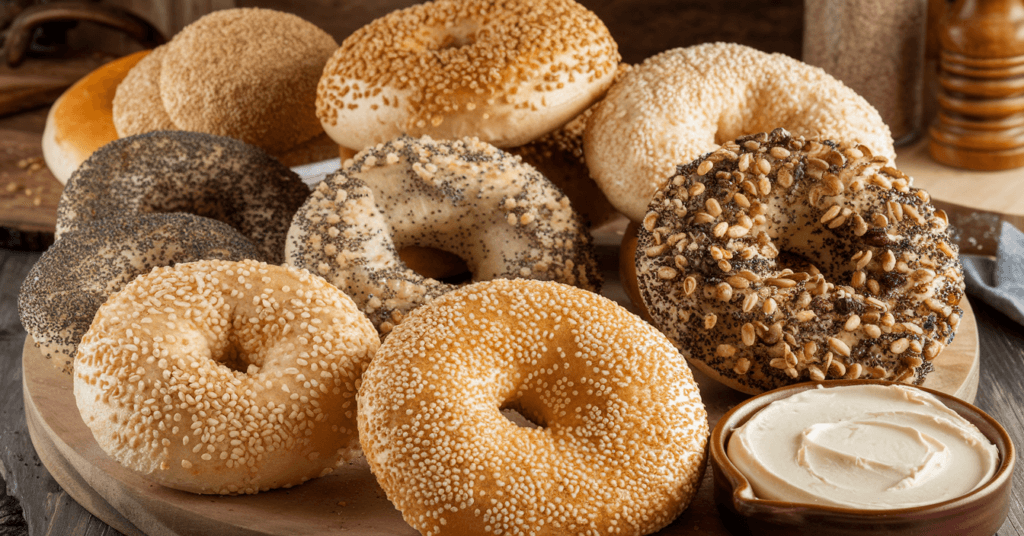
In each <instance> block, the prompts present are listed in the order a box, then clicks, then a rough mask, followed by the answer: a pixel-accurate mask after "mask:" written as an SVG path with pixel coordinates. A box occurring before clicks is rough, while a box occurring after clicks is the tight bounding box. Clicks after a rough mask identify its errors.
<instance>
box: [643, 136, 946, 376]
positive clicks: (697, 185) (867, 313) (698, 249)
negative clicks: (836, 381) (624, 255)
mask: <svg viewBox="0 0 1024 536" xmlns="http://www.w3.org/2000/svg"><path fill="white" fill-rule="evenodd" d="M912 181H913V179H911V178H910V177H908V176H907V175H905V174H904V173H903V172H901V171H899V170H897V169H895V168H893V167H892V166H891V165H890V163H889V159H888V158H886V157H884V156H873V155H872V152H871V150H870V149H868V148H867V147H866V146H864V145H858V146H853V145H847V144H836V143H834V142H831V141H824V142H818V141H814V140H810V141H808V140H805V139H803V138H801V137H797V136H791V135H790V134H789V133H788V132H786V131H785V130H783V129H777V130H775V131H773V132H772V133H771V134H765V133H761V134H757V135H753V136H745V137H741V138H739V139H737V140H736V141H735V142H733V143H726V144H724V145H723V146H722V147H721V148H719V149H718V150H716V151H715V152H713V153H708V154H706V155H704V156H703V157H702V158H699V159H697V160H694V161H693V162H691V163H689V164H687V165H685V166H680V167H679V168H678V171H677V172H676V174H675V175H673V176H671V177H669V181H668V184H667V185H666V186H665V188H663V189H661V190H659V191H658V193H657V194H655V196H654V199H653V200H652V201H651V204H650V207H649V211H648V213H647V215H646V216H645V217H644V219H643V223H642V225H640V227H639V228H638V241H637V247H636V264H637V279H638V283H639V287H640V293H641V295H642V296H643V301H644V304H645V305H646V306H647V310H648V312H649V313H650V315H651V317H652V318H653V319H654V321H655V323H656V325H658V326H659V327H660V328H661V329H662V330H663V331H664V332H665V333H666V334H667V335H668V336H669V338H671V339H672V340H673V341H675V342H676V343H677V344H678V345H679V347H680V348H681V350H682V352H683V353H684V355H686V356H687V357H688V358H690V362H691V363H692V364H694V365H696V366H697V367H698V368H700V369H701V370H702V371H705V372H707V373H708V374H709V375H711V376H712V377H715V378H718V379H719V380H721V381H722V382H724V383H726V384H728V385H730V386H732V387H734V388H735V389H738V390H740V391H743V392H746V393H756V392H760V391H765V390H769V389H774V388H776V387H779V386H781V385H785V384H788V383H794V382H797V381H803V380H806V379H811V380H824V379H829V378H846V379H857V378H861V377H870V378H876V379H887V380H894V381H901V382H906V383H916V384H920V383H921V382H922V381H924V378H925V375H926V374H928V372H930V371H931V370H933V368H934V367H933V364H932V360H934V359H935V358H936V357H937V356H939V353H940V352H941V351H942V349H943V348H944V347H945V346H946V345H947V344H949V343H950V342H952V340H953V336H954V333H955V331H956V328H957V325H958V324H959V322H960V315H961V314H962V310H961V309H960V308H959V307H958V306H957V304H959V303H960V299H961V298H962V297H963V294H964V282H963V269H962V268H961V266H960V262H959V258H958V253H957V246H956V245H954V244H953V242H952V241H951V239H950V235H949V229H948V226H947V219H946V215H945V213H944V212H943V211H941V210H936V209H935V207H934V206H932V205H931V204H930V203H929V197H928V194H927V193H926V192H925V191H923V190H919V189H917V188H913V187H912V186H911V183H912Z"/></svg>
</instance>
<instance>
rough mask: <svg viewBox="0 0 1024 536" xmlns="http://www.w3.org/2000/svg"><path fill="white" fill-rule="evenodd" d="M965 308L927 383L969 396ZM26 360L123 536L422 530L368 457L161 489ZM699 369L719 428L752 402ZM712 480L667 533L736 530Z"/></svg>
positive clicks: (55, 460)
mask: <svg viewBox="0 0 1024 536" xmlns="http://www.w3.org/2000/svg"><path fill="white" fill-rule="evenodd" d="M619 227H621V226H619ZM595 234H596V235H597V237H598V242H599V245H598V248H597V257H598V262H599V265H600V266H601V269H602V275H603V276H604V277H605V285H604V291H603V293H604V294H605V296H607V297H609V298H611V299H613V300H616V301H618V302H619V303H620V304H622V305H623V306H625V307H627V308H629V309H631V310H634V312H635V309H634V307H633V306H632V304H631V303H630V302H629V301H628V298H627V297H626V295H625V292H624V290H623V289H622V285H621V283H620V281H619V280H618V259H619V251H618V245H617V244H616V242H617V240H616V239H617V236H618V227H617V226H615V225H610V226H606V227H603V228H602V229H601V230H598V231H596V232H595ZM962 305H963V306H964V315H963V320H961V323H960V329H959V331H958V334H957V337H956V339H955V340H954V342H953V343H952V344H951V345H950V346H949V347H947V348H946V350H944V351H943V353H942V354H941V355H940V356H939V357H938V358H936V360H935V364H936V371H935V372H933V373H932V374H931V375H929V377H928V379H927V380H926V383H925V385H926V386H928V387H931V388H934V389H938V390H940V391H943V392H947V393H949V394H954V395H956V396H959V397H960V398H963V399H965V400H968V401H970V400H973V397H974V394H975V393H976V392H977V385H978V383H977V382H978V378H979V375H978V371H979V359H978V334H977V328H976V326H975V323H974V315H973V312H972V309H971V307H970V305H969V304H968V303H966V302H965V303H963V304H962ZM22 366H23V378H24V383H23V388H24V393H25V394H24V400H25V402H24V407H25V413H26V419H27V422H28V428H29V431H30V433H31V438H32V442H33V444H34V445H35V448H36V452H37V453H38V456H39V458H40V459H41V460H42V462H43V463H44V465H45V466H46V467H47V469H49V470H50V473H51V474H52V475H53V477H54V478H55V479H56V480H57V482H58V483H60V484H61V486H62V487H63V489H64V490H66V491H67V492H68V493H69V494H70V495H71V496H72V497H73V498H74V499H75V500H76V501H78V502H79V503H80V504H82V505H83V506H85V507H86V508H87V509H88V510H89V511H91V512H92V513H93V514H95V515H96V516H97V517H99V518H100V519H103V520H104V521H106V522H107V523H109V524H110V525H112V526H113V527H115V528H116V529H118V530H120V531H121V532H123V533H125V534H140V533H145V534H151V535H168V536H173V535H187V534H190V533H192V532H193V531H197V530H198V531H201V532H209V533H216V534H220V535H224V536H235V535H237V536H257V535H258V536H264V535H279V534H294V533H299V532H302V533H304V534H309V535H316V534H324V535H327V534H335V533H342V534H365V535H375V534H381V535H384V534H408V535H410V536H414V535H415V534H416V532H415V531H414V530H412V529H411V528H410V527H409V526H408V525H406V523H405V522H404V521H403V520H402V518H401V516H400V514H399V513H398V511H397V510H395V508H394V507H393V506H392V505H391V503H390V502H388V500H387V498H386V497H385V495H384V492H383V491H382V490H381V489H380V487H379V486H378V485H377V482H376V479H375V478H374V477H373V475H372V474H371V473H370V471H369V467H368V466H367V465H366V463H365V461H364V460H362V459H359V460H357V461H356V462H354V463H351V464H349V465H348V466H346V467H344V468H342V469H341V470H340V471H336V473H335V474H332V475H330V476H328V477H323V478H318V479H315V480H312V481H310V482H307V483H305V484H303V485H302V486H297V487H295V488H292V489H290V490H275V491H270V492H265V493H259V494H256V495H251V496H244V497H213V496H199V495H193V494H189V493H184V492H179V491H175V490H171V489H168V488H164V487H162V486H158V485H154V484H153V483H151V482H149V481H148V480H146V479H145V478H143V477H142V476H140V475H138V474H135V473H133V472H131V471H129V470H127V469H125V468H123V467H122V466H120V465H119V464H118V463H117V462H116V461H114V460H113V459H112V458H110V457H109V456H107V455H106V454H105V453H104V452H103V451H102V450H101V449H100V447H99V445H98V444H97V443H96V441H95V439H94V438H93V436H92V433H91V432H90V430H89V429H88V428H87V427H86V426H85V423H83V422H82V420H81V418H80V417H79V416H78V413H77V411H76V409H77V408H75V400H74V397H73V394H72V388H71V383H72V382H71V376H70V375H68V374H65V373H62V372H61V371H60V370H59V369H58V368H57V367H54V366H53V365H52V364H51V363H50V362H49V361H48V360H46V359H45V358H43V356H42V355H41V354H40V353H39V351H38V350H37V349H36V348H35V346H34V345H33V344H32V343H31V341H30V340H26V343H25V348H24V356H23V362H22ZM694 372H695V377H696V379H697V381H698V384H699V386H700V390H701V399H702V400H703V402H704V404H705V407H706V408H707V411H708V420H709V425H710V426H711V427H714V425H715V423H717V422H718V420H719V418H721V416H722V415H724V414H725V413H726V412H727V411H728V410H729V409H731V408H732V407H733V406H734V405H735V404H737V403H739V402H740V401H742V400H744V399H745V398H747V397H746V395H743V394H741V393H738V392H736V391H733V390H732V389H730V388H728V387H725V386H723V385H721V384H719V383H717V382H715V381H714V380H712V379H710V378H708V377H707V376H704V375H703V374H700V373H699V372H697V371H696V370H695V371H694ZM711 480H712V475H711V472H710V471H708V472H706V473H705V475H704V481H703V482H702V485H701V487H700V490H699V492H698V495H697V497H696V498H695V500H694V501H693V503H692V504H691V505H690V507H689V508H688V509H687V510H686V511H685V512H684V513H683V515H682V516H680V518H679V519H677V520H676V521H675V522H674V523H672V524H671V525H670V526H669V527H667V528H666V529H664V530H662V531H661V532H660V533H659V534H664V535H675V536H691V535H693V536H697V535H701V534H707V535H726V534H728V532H727V531H726V529H725V527H724V526H723V525H722V522H721V519H720V517H719V514H718V511H717V509H716V507H715V504H714V500H713V495H712V491H713V484H712V481H711Z"/></svg>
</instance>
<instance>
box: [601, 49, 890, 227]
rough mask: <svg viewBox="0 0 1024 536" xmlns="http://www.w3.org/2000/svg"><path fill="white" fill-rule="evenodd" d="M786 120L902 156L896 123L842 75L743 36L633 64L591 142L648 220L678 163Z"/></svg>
mask: <svg viewBox="0 0 1024 536" xmlns="http://www.w3.org/2000/svg"><path fill="white" fill-rule="evenodd" d="M776 127H784V128H786V129H789V130H790V131H792V132H793V133H794V134H796V135H799V136H806V137H812V136H818V137H820V138H822V139H834V140H843V141H846V142H848V143H859V144H863V145H866V146H867V147H868V148H870V149H871V151H872V152H873V153H874V154H876V155H880V156H886V157H889V158H890V159H893V158H895V157H896V153H895V151H894V150H893V146H892V143H893V142H892V135H891V134H890V132H889V127H887V126H886V125H885V123H884V122H882V118H881V116H879V115H878V112H877V111H876V110H875V109H874V108H873V107H872V106H871V105H870V104H868V102H867V101H865V100H864V99H863V98H862V97H861V96H859V95H857V93H855V92H854V91H853V90H851V89H850V88H848V87H846V86H845V85H843V83H842V82H840V81H838V80H836V79H835V78H833V77H832V76H830V75H828V73H826V72H825V71H823V70H822V69H819V68H817V67H812V66H810V65H807V64H805V63H802V62H800V61H797V60H795V59H793V58H790V57H788V56H784V55H782V54H765V53H763V52H760V51H758V50H755V49H753V48H749V47H745V46H743V45H737V44H733V43H708V44H703V45H697V46H693V47H687V48H677V49H673V50H668V51H666V52H662V53H661V54H658V55H656V56H653V57H651V58H648V59H647V60H645V61H644V62H643V63H642V64H641V65H639V66H637V67H635V68H634V69H632V70H631V71H630V72H629V73H627V74H626V75H625V76H624V77H623V79H622V81H621V82H617V83H616V84H614V85H613V86H612V88H611V89H609V91H608V94H607V95H606V96H605V98H604V100H602V101H601V103H600V104H599V105H598V106H597V107H596V108H595V110H594V116H593V117H592V118H591V120H590V121H589V123H588V126H587V132H586V134H585V137H584V149H585V153H586V156H587V165H588V166H589V167H590V172H591V176H593V177H594V180H596V181H597V184H598V185H599V186H600V187H601V189H602V190H603V191H604V193H605V195H607V196H608V199H609V200H611V201H612V203H613V204H614V205H615V208H617V209H618V210H619V211H620V212H622V213H623V214H625V215H626V216H627V217H629V219H631V220H633V221H636V222H639V221H640V220H641V219H643V217H644V214H645V213H646V209H647V204H648V202H650V200H651V197H653V196H654V192H655V191H656V190H657V189H658V188H659V187H660V186H662V185H663V184H665V177H668V176H669V175H672V173H674V171H675V168H676V165H677V164H678V163H680V162H689V161H691V160H693V159H694V158H697V157H698V156H700V155H702V154H704V153H706V152H708V151H714V150H715V149H717V148H718V146H719V144H721V143H724V142H727V141H730V140H733V139H735V138H737V137H739V136H742V135H745V134H753V133H757V132H767V131H770V130H772V129H774V128H776Z"/></svg>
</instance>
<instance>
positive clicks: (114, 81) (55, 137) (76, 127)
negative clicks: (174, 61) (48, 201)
mask: <svg viewBox="0 0 1024 536" xmlns="http://www.w3.org/2000/svg"><path fill="white" fill-rule="evenodd" d="M149 52H150V51H149V50H142V51H139V52H136V53H134V54H129V55H127V56H125V57H123V58H118V59H116V60H114V61H112V62H110V63H106V64H104V65H102V66H100V67H99V68H98V69H96V70H95V71H93V72H91V73H89V74H87V75H85V76H84V77H83V78H82V79H81V80H79V81H78V82H75V83H74V85H72V86H71V87H69V88H68V89H67V91H65V92H64V93H63V94H62V95H61V96H60V97H59V98H58V99H57V100H56V102H54V103H53V106H51V107H50V112H49V113H48V114H46V126H45V127H44V129H43V159H45V160H46V166H47V167H49V168H50V172H51V173H53V176H54V177H56V178H57V180H58V181H60V183H61V184H64V183H66V182H67V180H68V177H70V176H71V174H72V173H73V172H74V171H75V169H78V166H79V165H80V164H81V163H82V162H84V161H85V159H86V158H89V155H91V154H92V153H93V152H94V151H96V149H99V148H100V147H102V146H104V145H106V144H107V143H109V142H112V141H114V140H116V139H117V130H116V129H115V128H114V120H113V117H112V115H111V114H112V110H113V105H114V93H115V92H116V91H117V86H118V84H120V83H121V81H122V80H124V77H125V76H126V75H127V74H128V71H129V70H131V68H132V67H134V66H135V64H136V63H138V62H139V61H140V60H141V59H142V58H144V57H146V55H147V54H149Z"/></svg>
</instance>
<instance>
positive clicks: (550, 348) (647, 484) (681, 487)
mask: <svg viewBox="0 0 1024 536" xmlns="http://www.w3.org/2000/svg"><path fill="white" fill-rule="evenodd" d="M506 408H512V409H515V410H517V411H519V412H520V413H521V414H522V415H524V416H526V417H527V418H529V419H530V420H532V421H533V422H534V423H535V424H537V425H539V427H538V428H532V429H531V428H527V427H519V426H516V425H515V424H513V423H512V422H510V421H509V420H508V419H506V418H505V417H504V416H503V415H502V414H501V413H500V410H502V409H506ZM359 435H360V441H362V444H363V450H364V452H365V454H366V460H367V462H369V464H370V469H371V470H372V471H373V473H374V475H375V476H376V477H377V481H378V482H379V483H380V485H381V487H382V488H384V491H385V492H386V493H387V495H388V499H389V500H391V501H392V502H393V503H394V504H395V506H396V507H397V508H398V509H399V510H400V511H401V512H402V515H403V517H404V518H405V519H406V521H407V522H409V524H410V525H412V526H413V527H414V528H416V529H417V530H419V531H420V533H421V534H425V535H426V534H431V535H446V536H458V535H479V534H504V535H525V534H535V535H538V536H540V535H563V534H580V535H584V534H586V535H595V536H596V535H598V534H622V535H640V534H650V533H652V532H655V531H657V530H659V529H660V528H662V527H664V526H665V525H667V524H669V523H670V522H672V520H673V519H675V517H676V516H678V515H679V513H680V512H682V510H683V509H684V508H686V506H687V504H689V502H690V500H691V499H692V498H693V496H694V493H695V492H696V490H697V486H698V485H699V483H700V479H701V475H702V473H703V470H704V450H705V446H706V445H707V437H708V425H707V414H706V412H705V409H704V406H703V404H702V403H701V399H700V393H699V391H698V389H697V385H696V383H695V382H694V381H693V376H692V375H691V373H690V370H689V368H688V367H687V366H686V362H685V361H684V360H683V359H682V357H681V356H680V355H679V353H678V352H677V351H676V350H675V349H674V348H673V347H672V345H671V344H670V343H669V341H668V340H666V339H665V337H664V335H662V334H661V333H659V332H658V331H657V330H656V329H654V328H653V327H652V326H651V325H650V324H647V323H646V322H644V321H642V320H640V319H639V318H637V317H636V316H634V315H632V314H630V313H629V312H628V311H626V310H625V309H624V308H622V307H620V306H618V305H617V304H615V303H614V302H612V301H611V300H608V299H607V298H604V297H602V296H599V295H597V294H594V293H592V292H587V291H585V290H581V289H577V288H574V287H570V286H568V285H561V284H558V283H552V282H542V281H529V280H512V281H510V280H495V281H486V282H482V283H476V284H473V285H469V286H466V287H463V288H461V289H459V290H456V291H454V292H450V293H448V294H445V295H444V296H441V297H440V298H438V299H436V300H434V301H433V302H431V303H430V304H428V305H426V306H424V307H421V308H419V309H417V310H415V311H413V312H412V313H411V314H410V315H409V318H408V319H407V320H406V321H405V322H403V323H402V324H401V325H399V326H397V327H396V328H395V330H394V331H393V332H392V334H391V335H390V336H388V338H387V339H386V340H385V342H384V343H383V344H382V345H381V348H380V350H379V351H378V353H377V355H376V357H375V358H374V360H373V362H372V363H371V364H370V367H369V368H368V369H367V371H366V374H364V375H363V384H362V386H361V387H360V389H359Z"/></svg>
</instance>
